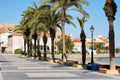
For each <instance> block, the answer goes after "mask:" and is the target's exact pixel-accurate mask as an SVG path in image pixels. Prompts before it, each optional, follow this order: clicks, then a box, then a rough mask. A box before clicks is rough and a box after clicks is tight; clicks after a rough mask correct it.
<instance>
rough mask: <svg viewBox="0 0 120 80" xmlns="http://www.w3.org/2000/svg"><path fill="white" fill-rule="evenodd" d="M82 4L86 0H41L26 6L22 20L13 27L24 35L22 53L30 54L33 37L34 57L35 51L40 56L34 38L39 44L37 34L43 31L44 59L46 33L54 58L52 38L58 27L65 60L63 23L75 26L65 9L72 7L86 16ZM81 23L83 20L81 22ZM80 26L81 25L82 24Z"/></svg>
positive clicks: (86, 3) (64, 59) (85, 2)
mask: <svg viewBox="0 0 120 80" xmlns="http://www.w3.org/2000/svg"><path fill="white" fill-rule="evenodd" d="M82 4H85V5H88V2H87V1H86V0H41V1H40V6H37V5H36V3H33V7H28V8H27V10H25V11H24V12H23V14H22V20H21V22H20V25H17V26H16V29H15V31H17V32H19V33H22V34H23V35H24V43H25V44H24V46H25V47H24V54H27V55H28V56H31V55H32V53H31V52H32V51H31V50H32V46H31V45H32V39H34V58H36V56H37V54H36V52H38V54H39V56H40V57H41V54H40V52H39V46H38V49H36V40H38V41H37V42H38V43H37V44H39V39H40V35H39V34H40V33H41V32H42V33H44V34H43V43H44V60H46V43H47V34H49V35H50V37H51V43H52V46H51V49H52V50H51V51H52V52H51V54H52V59H53V60H54V39H55V36H56V30H57V29H58V28H59V29H60V30H61V31H62V43H63V47H62V56H63V61H65V62H66V56H65V54H66V49H65V48H66V47H65V31H64V26H65V23H68V24H72V25H73V26H74V27H75V24H74V23H72V21H71V19H72V16H70V15H68V14H67V13H66V11H67V9H68V8H74V10H76V11H78V12H80V13H81V14H83V16H84V19H85V18H88V14H87V13H86V12H85V11H84V10H83V8H82ZM72 6H74V7H72ZM79 20H80V19H79ZM81 22H82V21H80V23H81ZM83 23H84V22H82V24H83ZM81 26H82V27H83V25H81ZM82 30H83V28H82ZM82 34H83V33H82ZM26 43H27V46H26ZM84 45H85V44H84ZM26 47H27V50H26ZM36 50H37V51H36ZM83 55H85V54H83Z"/></svg>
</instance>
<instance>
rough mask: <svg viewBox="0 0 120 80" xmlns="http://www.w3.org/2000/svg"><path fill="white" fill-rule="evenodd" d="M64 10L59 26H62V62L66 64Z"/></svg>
mask: <svg viewBox="0 0 120 80" xmlns="http://www.w3.org/2000/svg"><path fill="white" fill-rule="evenodd" d="M65 18H66V17H65V10H64V9H63V10H62V12H61V25H62V43H63V52H62V60H63V61H64V62H66V60H67V58H66V47H65V29H64V26H65Z"/></svg>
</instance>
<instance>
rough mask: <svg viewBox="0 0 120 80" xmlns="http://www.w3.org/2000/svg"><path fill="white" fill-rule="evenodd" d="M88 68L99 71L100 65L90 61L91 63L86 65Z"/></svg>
mask: <svg viewBox="0 0 120 80" xmlns="http://www.w3.org/2000/svg"><path fill="white" fill-rule="evenodd" d="M86 69H88V70H93V71H98V70H99V65H97V64H91V63H89V64H87V65H86Z"/></svg>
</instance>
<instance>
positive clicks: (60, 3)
mask: <svg viewBox="0 0 120 80" xmlns="http://www.w3.org/2000/svg"><path fill="white" fill-rule="evenodd" d="M46 3H53V5H52V10H57V9H59V10H60V14H61V15H60V18H61V26H62V41H63V51H62V55H64V54H66V49H65V30H64V26H65V20H66V10H67V9H68V8H70V7H71V6H75V7H77V8H79V11H80V12H81V13H82V14H85V11H84V10H83V8H82V4H88V2H87V1H86V0H82V1H81V0H41V4H42V5H44V4H46ZM63 61H64V62H66V59H65V56H63Z"/></svg>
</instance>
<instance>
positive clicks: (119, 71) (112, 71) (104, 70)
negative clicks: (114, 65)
mask: <svg viewBox="0 0 120 80" xmlns="http://www.w3.org/2000/svg"><path fill="white" fill-rule="evenodd" d="M99 72H100V73H104V74H120V70H109V69H106V68H100V69H99Z"/></svg>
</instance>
